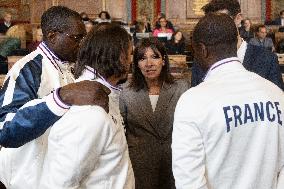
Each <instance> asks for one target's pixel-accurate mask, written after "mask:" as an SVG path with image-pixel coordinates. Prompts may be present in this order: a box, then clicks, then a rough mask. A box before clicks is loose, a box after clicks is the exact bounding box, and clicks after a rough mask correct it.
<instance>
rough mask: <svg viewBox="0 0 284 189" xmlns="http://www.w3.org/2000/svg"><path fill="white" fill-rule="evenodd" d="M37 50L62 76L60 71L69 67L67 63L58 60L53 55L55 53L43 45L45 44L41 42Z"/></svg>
mask: <svg viewBox="0 0 284 189" xmlns="http://www.w3.org/2000/svg"><path fill="white" fill-rule="evenodd" d="M37 49H39V50H40V51H41V52H42V53H43V54H44V55H45V56H46V57H47V58H48V59H49V61H50V62H51V64H52V65H53V66H54V67H55V68H56V69H57V70H58V71H60V72H61V73H62V74H63V72H62V70H65V69H66V67H68V66H69V62H68V61H62V60H60V58H58V56H56V55H55V53H54V52H53V51H52V50H51V49H50V48H49V47H48V46H47V45H46V44H45V42H41V43H40V44H39V46H38V47H37Z"/></svg>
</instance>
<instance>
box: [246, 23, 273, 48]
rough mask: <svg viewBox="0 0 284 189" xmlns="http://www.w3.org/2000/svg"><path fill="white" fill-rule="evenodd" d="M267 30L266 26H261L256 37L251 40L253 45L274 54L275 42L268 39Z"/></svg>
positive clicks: (257, 29)
mask: <svg viewBox="0 0 284 189" xmlns="http://www.w3.org/2000/svg"><path fill="white" fill-rule="evenodd" d="M266 35H267V30H266V27H265V25H259V26H258V27H257V28H256V36H255V37H254V38H252V39H251V40H250V42H249V43H250V44H251V45H255V46H260V47H264V48H266V49H268V50H270V51H272V52H274V51H275V48H274V44H273V41H272V39H271V38H270V37H266Z"/></svg>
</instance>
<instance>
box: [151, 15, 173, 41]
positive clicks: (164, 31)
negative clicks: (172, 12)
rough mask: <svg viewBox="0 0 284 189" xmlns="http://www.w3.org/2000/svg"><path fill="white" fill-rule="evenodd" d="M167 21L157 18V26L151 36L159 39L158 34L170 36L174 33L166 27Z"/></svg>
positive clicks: (163, 18)
mask: <svg viewBox="0 0 284 189" xmlns="http://www.w3.org/2000/svg"><path fill="white" fill-rule="evenodd" d="M167 23H168V21H167V19H166V18H165V17H161V18H159V24H160V25H159V26H158V27H157V28H155V30H154V31H153V36H155V37H159V34H172V33H174V31H173V30H172V29H170V28H169V27H168V25H167Z"/></svg>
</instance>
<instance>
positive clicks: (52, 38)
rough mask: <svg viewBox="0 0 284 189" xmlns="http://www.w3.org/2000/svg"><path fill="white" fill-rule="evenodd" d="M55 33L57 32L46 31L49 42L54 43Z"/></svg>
mask: <svg viewBox="0 0 284 189" xmlns="http://www.w3.org/2000/svg"><path fill="white" fill-rule="evenodd" d="M56 35H57V33H56V32H54V31H51V32H48V34H47V40H48V41H49V43H52V44H54V43H55V41H56Z"/></svg>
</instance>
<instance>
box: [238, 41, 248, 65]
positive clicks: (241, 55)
mask: <svg viewBox="0 0 284 189" xmlns="http://www.w3.org/2000/svg"><path fill="white" fill-rule="evenodd" d="M247 46H248V44H247V42H246V41H245V40H243V39H242V44H241V46H240V47H239V49H238V51H237V55H238V58H239V61H241V63H243V62H244V58H245V54H246V51H247Z"/></svg>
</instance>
